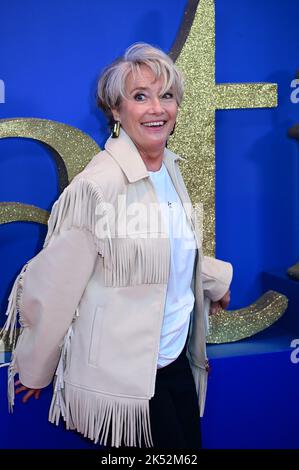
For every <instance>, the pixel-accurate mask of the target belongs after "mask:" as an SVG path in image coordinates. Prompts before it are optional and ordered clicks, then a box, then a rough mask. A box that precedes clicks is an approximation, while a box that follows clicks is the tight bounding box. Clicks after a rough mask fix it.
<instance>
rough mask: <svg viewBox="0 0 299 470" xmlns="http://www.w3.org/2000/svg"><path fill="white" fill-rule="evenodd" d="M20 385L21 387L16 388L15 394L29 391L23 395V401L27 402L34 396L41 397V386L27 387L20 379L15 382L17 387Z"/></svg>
mask: <svg viewBox="0 0 299 470" xmlns="http://www.w3.org/2000/svg"><path fill="white" fill-rule="evenodd" d="M18 385H20V387H19V388H16V389H15V394H16V395H18V394H19V393H21V392H25V391H27V393H25V395H24V396H23V398H22V403H27V401H28V400H29V398H31V397H33V396H34V398H35V399H36V400H38V399H39V397H40V394H41V389H40V388H29V387H26V386H25V385H22V383H21V381H20V380H17V381H16V382H15V387H17V386H18Z"/></svg>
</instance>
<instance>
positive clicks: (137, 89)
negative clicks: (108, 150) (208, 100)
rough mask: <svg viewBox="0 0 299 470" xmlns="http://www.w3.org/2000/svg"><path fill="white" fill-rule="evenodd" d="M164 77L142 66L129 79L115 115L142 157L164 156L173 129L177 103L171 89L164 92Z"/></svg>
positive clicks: (114, 110) (130, 74) (129, 75)
mask: <svg viewBox="0 0 299 470" xmlns="http://www.w3.org/2000/svg"><path fill="white" fill-rule="evenodd" d="M161 90H163V79H162V78H160V79H159V80H157V79H156V77H155V75H154V74H153V72H152V71H151V69H150V68H149V67H147V66H146V65H142V66H141V67H140V73H139V74H136V75H135V76H133V74H132V72H130V73H129V74H128V76H127V78H126V83H125V94H126V97H125V98H122V99H121V103H120V106H119V108H118V109H113V110H112V112H113V117H114V119H115V120H118V121H120V123H121V126H122V127H123V129H124V130H125V131H126V133H127V134H128V135H129V137H130V138H131V139H132V140H133V142H134V144H135V145H136V147H137V149H138V150H139V152H140V154H141V156H142V158H143V159H144V157H145V159H146V158H147V156H149V157H150V156H152V157H153V156H154V154H155V158H158V156H160V158H162V156H163V152H164V148H165V145H166V141H167V139H168V137H169V134H170V133H171V131H172V130H173V127H174V124H175V120H176V116H177V112H178V105H177V102H176V99H175V97H174V93H173V91H172V90H171V89H170V90H168V91H167V92H166V93H164V94H163V95H162V94H161Z"/></svg>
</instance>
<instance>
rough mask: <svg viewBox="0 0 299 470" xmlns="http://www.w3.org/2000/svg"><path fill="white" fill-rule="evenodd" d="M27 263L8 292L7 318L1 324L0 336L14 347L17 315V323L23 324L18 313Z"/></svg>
mask: <svg viewBox="0 0 299 470" xmlns="http://www.w3.org/2000/svg"><path fill="white" fill-rule="evenodd" d="M28 264H29V262H28V263H26V264H25V266H23V268H22V270H21V272H20V274H19V275H18V276H17V278H16V280H15V282H14V285H13V287H12V290H11V292H10V295H9V298H8V306H7V310H6V313H5V315H6V316H7V320H6V322H5V324H4V325H3V328H2V330H1V331H0V338H2V339H4V340H5V339H8V342H9V345H10V346H12V347H13V349H14V347H15V344H16V340H17V320H18V315H19V323H20V325H21V326H23V321H22V316H21V313H20V303H21V298H22V293H23V283H24V281H23V278H24V273H25V271H26V269H27V267H28Z"/></svg>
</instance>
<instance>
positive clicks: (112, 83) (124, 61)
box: [97, 42, 184, 121]
mask: <svg viewBox="0 0 299 470" xmlns="http://www.w3.org/2000/svg"><path fill="white" fill-rule="evenodd" d="M142 65H146V66H147V67H149V68H150V69H151V71H152V72H153V74H154V76H155V77H156V79H157V80H159V79H160V78H162V79H163V90H162V92H161V93H162V94H164V93H166V92H167V91H169V90H170V88H172V90H173V93H174V97H175V99H176V101H177V104H178V106H180V104H181V102H182V99H183V92H184V82H183V77H182V74H181V72H180V71H179V70H178V68H177V67H176V66H175V64H174V63H173V61H172V59H171V58H170V57H169V56H168V55H167V54H165V52H163V51H162V50H161V49H158V48H157V47H153V46H151V45H150V44H146V43H140V42H139V43H135V44H132V45H131V46H130V47H128V49H127V50H126V51H125V53H124V55H123V56H122V57H120V58H118V59H116V60H115V61H114V62H112V64H110V65H108V66H107V67H106V68H105V69H104V70H103V72H102V74H101V76H100V78H99V81H98V87H97V103H98V106H99V107H100V108H101V109H102V110H103V111H104V113H105V114H106V116H107V118H108V120H109V121H111V120H112V119H113V117H112V112H111V109H117V108H118V107H119V106H120V103H121V100H122V98H124V97H125V96H126V94H125V83H126V78H127V76H128V74H129V73H130V72H132V73H133V75H136V74H139V73H140V67H141V66H142Z"/></svg>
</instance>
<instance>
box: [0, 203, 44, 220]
mask: <svg viewBox="0 0 299 470" xmlns="http://www.w3.org/2000/svg"><path fill="white" fill-rule="evenodd" d="M48 217H49V212H48V211H46V210H44V209H40V208H39V207H35V206H32V205H30V204H22V203H20V202H0V225H1V224H7V223H9V222H37V223H39V224H46V223H47V221H48Z"/></svg>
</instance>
